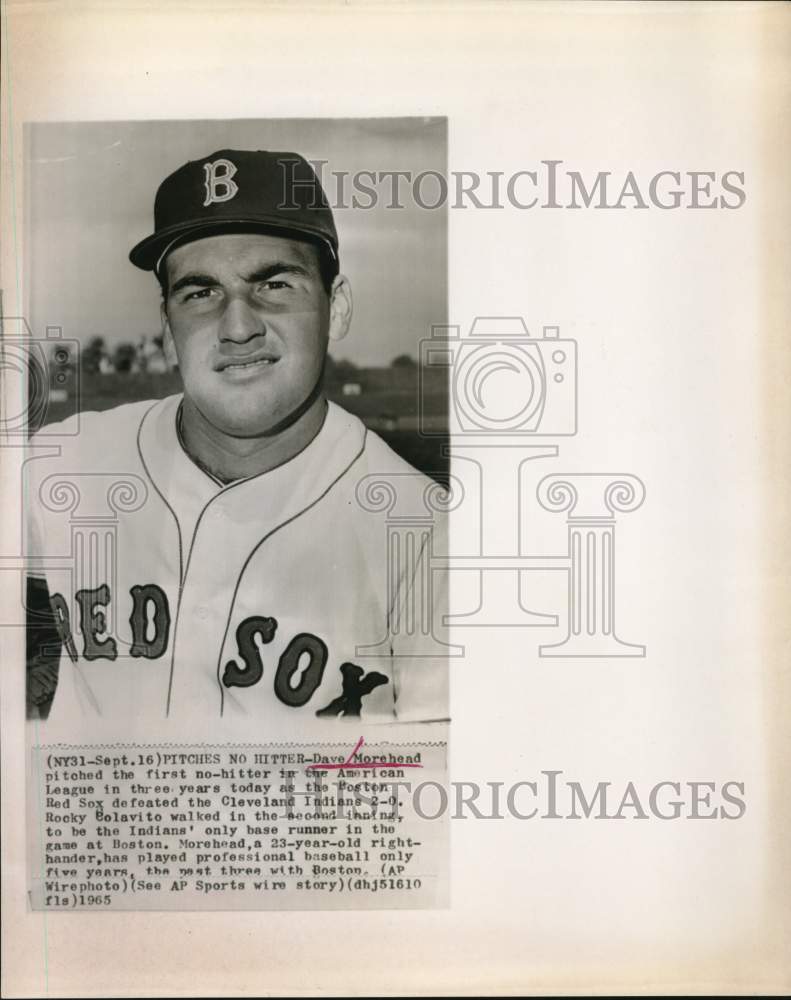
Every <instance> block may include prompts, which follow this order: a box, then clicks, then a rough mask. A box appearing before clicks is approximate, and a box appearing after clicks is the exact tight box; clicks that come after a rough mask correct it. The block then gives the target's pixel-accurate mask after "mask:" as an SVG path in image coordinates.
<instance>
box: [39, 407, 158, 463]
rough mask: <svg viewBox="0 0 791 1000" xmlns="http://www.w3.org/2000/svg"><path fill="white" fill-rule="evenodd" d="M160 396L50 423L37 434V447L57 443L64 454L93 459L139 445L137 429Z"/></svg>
mask: <svg viewBox="0 0 791 1000" xmlns="http://www.w3.org/2000/svg"><path fill="white" fill-rule="evenodd" d="M160 402H163V401H162V400H158V399H143V400H140V401H138V402H135V403H121V404H120V405H119V406H114V407H111V408H110V409H109V410H84V411H82V412H81V413H76V414H74V415H73V416H71V417H68V418H67V419H66V420H61V421H59V422H57V423H53V424H47V425H46V427H42V429H41V430H40V431H38V432H37V433H36V434H34V435H33V437H32V438H31V439H30V444H31V446H33V447H36V446H41V445H48V444H57V445H58V446H59V447H60V448H61V455H63V456H67V455H68V456H70V457H72V456H73V457H77V456H80V457H82V459H83V461H84V462H90V461H91V460H92V459H93V460H97V459H101V458H102V457H106V449H112V450H113V451H114V452H116V453H117V452H119V451H123V450H125V449H127V448H135V449H136V447H137V433H138V431H139V429H140V424H141V422H142V420H143V417H144V416H145V415H146V413H147V412H148V411H149V410H150V409H151V407H152V406H156V405H157V404H158V403H160Z"/></svg>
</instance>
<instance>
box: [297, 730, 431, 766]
mask: <svg viewBox="0 0 791 1000" xmlns="http://www.w3.org/2000/svg"><path fill="white" fill-rule="evenodd" d="M364 742H365V740H364V738H363V737H362V736H361V737H360V738H359V740H357V743H356V745H355V747H354V750H352V752H351V753H350V754H349V756H348V757H347V758H346V760H345V761H344V762H343V763H342V764H329V763H326V764H325V763H324V762H323V761H320V762H319V763H318V764H308V765H307V766H306V768H305V770H306V771H340V770H345V771H361V770H363V771H364V770H367V769H368V768H370V767H423V765H422V764H402V763H401V762H400V761H398V762H396V761H392V760H372V761H369V762H368V763H365V764H353V763H352V761H353V760H354V758H355V757H356V756H357V753H358V751H359V749H360V747H361V746H362V745H363V743H364Z"/></svg>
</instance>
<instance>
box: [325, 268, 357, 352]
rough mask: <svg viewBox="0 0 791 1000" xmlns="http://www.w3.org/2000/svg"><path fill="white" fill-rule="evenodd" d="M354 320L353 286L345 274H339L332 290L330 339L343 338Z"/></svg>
mask: <svg viewBox="0 0 791 1000" xmlns="http://www.w3.org/2000/svg"><path fill="white" fill-rule="evenodd" d="M351 321H352V287H351V285H350V284H349V279H348V278H347V277H346V275H345V274H339V275H337V277H336V278H335V280H334V281H333V283H332V290H331V291H330V331H329V336H330V340H343V338H344V337H345V336H346V334H347V333H348V332H349V324H350V323H351Z"/></svg>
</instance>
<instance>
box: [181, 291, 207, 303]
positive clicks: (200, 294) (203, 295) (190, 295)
mask: <svg viewBox="0 0 791 1000" xmlns="http://www.w3.org/2000/svg"><path fill="white" fill-rule="evenodd" d="M211 292H212V289H211V288H199V289H197V291H194V292H187V294H186V295H185V296H184V300H183V301H184V302H189V301H190V299H207V298H208V297H209V295H210V294H211Z"/></svg>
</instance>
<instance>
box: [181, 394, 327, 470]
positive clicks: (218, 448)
mask: <svg viewBox="0 0 791 1000" xmlns="http://www.w3.org/2000/svg"><path fill="white" fill-rule="evenodd" d="M326 413H327V401H326V399H325V398H324V396H323V395H319V396H318V397H317V398H316V399H315V400H313V402H312V403H311V405H310V406H309V407H308V409H306V410H305V412H304V413H302V414H300V416H299V418H298V419H297V420H295V421H294V423H292V424H289V425H288V426H287V427H284V428H283V429H282V431H280V432H279V433H277V434H275V435H272V436H263V437H252V438H238V437H231V436H229V435H227V434H224V433H223V432H222V431H220V430H218V429H217V428H216V427H214V426H213V425H212V424H210V423H209V422H208V421H207V420H206V419H205V417H204V416H203V415H202V414H201V412H200V411H199V410H198V409H197V408H196V407H195V406H193V405H192V404H191V403H190V401H189V400H188V399H187V398H186V397H185V398H184V402H183V405H182V408H181V415H182V419H181V435H180V436H181V439H182V443H183V445H184V448H185V450H186V451H187V454H188V455H189V456H190V457H191V458H192V460H193V461H194V462H195V463H196V464H197V465H199V466H200V467H201V468H202V469H204V471H206V472H207V473H208V474H209V475H211V476H213V477H214V478H216V479H218V480H220V481H221V482H223V483H230V482H233V481H235V480H237V479H248V478H249V477H250V476H258V475H261V474H262V473H264V472H269V471H270V470H271V469H275V468H277V466H279V465H283V463H284V462H287V461H288V460H289V459H291V458H293V457H294V456H295V455H298V454H299V453H300V452H301V451H302V450H303V449H304V448H306V447H307V446H308V445H309V444H310V442H311V441H312V440H313V438H314V437H315V436H316V435H317V434H318V432H319V431H320V430H321V428H322V425H323V423H324V418H325V416H326Z"/></svg>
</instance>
